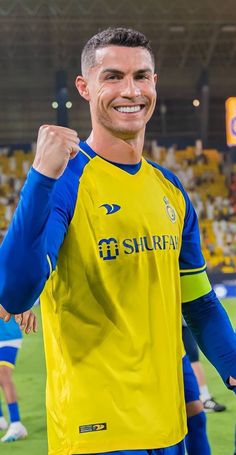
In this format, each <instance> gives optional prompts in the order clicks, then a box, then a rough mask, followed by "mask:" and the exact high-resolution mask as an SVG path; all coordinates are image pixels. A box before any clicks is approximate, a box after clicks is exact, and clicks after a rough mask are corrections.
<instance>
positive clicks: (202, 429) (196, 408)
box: [183, 355, 211, 455]
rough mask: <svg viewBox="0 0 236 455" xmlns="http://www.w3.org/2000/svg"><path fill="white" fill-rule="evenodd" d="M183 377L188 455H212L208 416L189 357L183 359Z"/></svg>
mask: <svg viewBox="0 0 236 455" xmlns="http://www.w3.org/2000/svg"><path fill="white" fill-rule="evenodd" d="M183 376H184V396H185V403H186V412H187V426H188V434H187V435H186V437H185V445H186V449H187V453H188V455H210V454H211V449H210V444H209V441H208V437H207V422H206V416H205V413H204V410H203V403H202V402H201V400H200V391H199V387H198V383H197V380H196V376H195V374H194V371H193V369H192V367H191V363H190V361H189V358H188V356H187V355H185V356H184V357H183Z"/></svg>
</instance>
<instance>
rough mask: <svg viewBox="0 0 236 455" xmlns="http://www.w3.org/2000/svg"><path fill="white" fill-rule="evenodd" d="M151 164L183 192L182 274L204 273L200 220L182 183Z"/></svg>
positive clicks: (173, 175) (180, 259)
mask: <svg viewBox="0 0 236 455" xmlns="http://www.w3.org/2000/svg"><path fill="white" fill-rule="evenodd" d="M147 161H148V163H149V164H151V165H152V166H153V167H155V168H157V169H158V170H159V171H160V172H162V174H163V175H164V177H165V178H166V179H167V180H169V182H171V183H172V185H174V186H175V187H176V188H178V190H180V191H181V193H182V196H183V198H184V201H185V217H184V225H183V232H182V246H181V251H180V257H179V265H180V273H181V275H182V274H183V275H184V274H191V273H195V272H196V273H199V272H203V271H204V270H205V269H206V265H205V260H204V257H203V255H202V251H201V241H200V233H199V226H198V219H197V215H196V212H195V210H194V208H193V205H192V202H191V201H190V199H189V196H188V194H187V192H186V191H185V189H184V187H183V185H182V183H181V182H180V180H179V179H178V177H177V176H176V175H175V174H173V172H171V171H169V170H168V169H165V168H164V167H162V166H160V165H159V164H157V163H154V162H152V161H150V160H147Z"/></svg>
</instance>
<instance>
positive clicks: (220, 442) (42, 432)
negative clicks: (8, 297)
mask: <svg viewBox="0 0 236 455" xmlns="http://www.w3.org/2000/svg"><path fill="white" fill-rule="evenodd" d="M223 303H224V305H225V307H226V309H227V311H228V312H229V314H230V317H231V320H232V322H233V324H234V326H235V327H236V300H232V299H231V300H225V301H224V302H223ZM36 312H37V314H38V315H39V320H40V312H39V308H36ZM219 336H220V334H219ZM203 362H204V365H205V368H206V373H207V378H208V385H209V386H210V390H211V393H212V394H213V395H214V396H215V397H216V398H217V400H218V401H219V402H221V403H224V404H226V405H227V411H226V412H223V413H220V414H210V415H209V414H208V433H209V439H210V443H211V447H212V455H233V434H234V425H235V423H236V400H235V397H234V395H233V394H232V392H229V391H227V389H226V388H225V387H224V385H223V383H222V382H221V379H220V378H219V377H218V376H217V374H216V372H215V370H214V369H213V367H211V365H209V363H208V362H206V360H205V359H203ZM15 382H16V384H17V388H18V392H19V401H20V407H21V414H22V420H23V423H24V424H25V425H26V427H27V429H28V431H29V437H28V439H26V440H25V441H18V442H15V443H10V444H4V445H3V444H2V445H1V448H0V454H1V455H13V454H14V455H47V437H46V419H45V405H44V402H45V365H44V354H43V342H42V331H41V324H39V331H38V333H37V334H36V335H28V336H26V337H25V339H24V344H23V348H22V352H20V354H19V358H18V364H17V368H16V371H15ZM199 455H201V454H199Z"/></svg>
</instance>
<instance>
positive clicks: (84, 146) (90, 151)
mask: <svg viewBox="0 0 236 455" xmlns="http://www.w3.org/2000/svg"><path fill="white" fill-rule="evenodd" d="M79 146H80V148H81V149H82V150H84V151H85V152H86V153H87V154H88V155H89V156H90V158H94V157H95V156H96V155H97V153H96V152H94V150H93V149H92V148H91V147H90V146H89V145H88V144H87V142H83V141H80V143H79Z"/></svg>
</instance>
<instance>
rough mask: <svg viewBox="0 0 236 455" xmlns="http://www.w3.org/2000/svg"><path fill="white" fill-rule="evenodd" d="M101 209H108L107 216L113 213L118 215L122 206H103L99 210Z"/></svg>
mask: <svg viewBox="0 0 236 455" xmlns="http://www.w3.org/2000/svg"><path fill="white" fill-rule="evenodd" d="M101 207H104V208H105V209H106V211H107V212H106V215H111V214H112V213H116V212H118V210H120V209H121V206H120V205H118V204H102V205H100V207H99V208H101Z"/></svg>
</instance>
